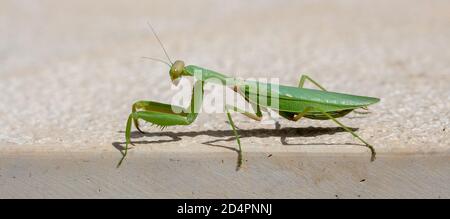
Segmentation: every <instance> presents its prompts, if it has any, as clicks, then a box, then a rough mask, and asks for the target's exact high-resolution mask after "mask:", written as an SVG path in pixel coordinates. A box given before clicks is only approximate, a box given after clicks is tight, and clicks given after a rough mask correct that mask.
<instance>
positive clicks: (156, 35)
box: [147, 22, 173, 65]
mask: <svg viewBox="0 0 450 219" xmlns="http://www.w3.org/2000/svg"><path fill="white" fill-rule="evenodd" d="M147 25H148V26H149V27H150V29H151V30H152V32H153V35H155V37H156V39H157V40H158V42H159V45H161V48H162V49H163V51H164V54H166V57H167V59H168V60H169V62H170V63H171V64H172V65H173V62H172V60H170V57H169V54H167V51H166V48H164V45H163V44H162V42H161V40H160V39H159V37H158V34H156V31H155V29H153V27H152V25H151V24H150V22H147Z"/></svg>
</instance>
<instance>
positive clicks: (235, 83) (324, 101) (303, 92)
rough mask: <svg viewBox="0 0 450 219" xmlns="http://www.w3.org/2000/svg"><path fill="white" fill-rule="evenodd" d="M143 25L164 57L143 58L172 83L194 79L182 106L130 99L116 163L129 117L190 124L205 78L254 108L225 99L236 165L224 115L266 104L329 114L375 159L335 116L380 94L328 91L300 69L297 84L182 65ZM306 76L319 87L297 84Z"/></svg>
mask: <svg viewBox="0 0 450 219" xmlns="http://www.w3.org/2000/svg"><path fill="white" fill-rule="evenodd" d="M149 27H150V29H151V30H152V32H153V34H154V36H155V38H156V39H157V40H158V42H159V44H160V46H161V48H162V50H163V51H164V54H165V56H166V57H167V59H168V61H169V63H168V62H166V61H163V60H161V59H155V58H148V57H144V58H148V59H152V60H154V61H159V62H163V63H165V64H167V65H168V66H169V67H170V70H169V75H170V79H171V81H172V82H173V83H174V84H176V83H177V82H178V81H179V79H180V78H182V77H194V78H195V79H196V82H195V84H194V87H193V91H192V97H191V101H190V105H189V106H188V107H187V108H183V107H181V106H175V105H170V104H165V103H159V102H154V101H145V100H142V101H138V102H135V103H134V104H133V106H132V108H131V109H132V110H131V113H130V115H129V116H128V120H127V123H126V128H125V140H126V143H125V144H126V146H125V149H124V152H122V155H123V156H122V158H121V159H120V161H119V163H118V164H117V166H118V167H119V166H120V165H121V164H122V162H123V160H124V159H125V157H126V156H127V152H128V146H129V144H131V139H130V135H131V126H132V123H133V124H134V126H135V127H136V129H137V130H138V131H139V132H141V133H144V132H143V131H142V130H141V128H140V127H139V120H144V121H146V122H149V123H152V124H154V125H157V126H159V127H161V128H165V127H167V126H177V125H190V124H192V123H193V122H194V121H195V119H196V118H197V116H198V112H199V110H200V108H201V106H202V100H203V88H204V85H205V83H208V82H211V81H213V83H218V84H221V85H223V86H226V87H227V88H230V89H232V90H233V91H234V92H236V93H238V94H239V95H241V96H242V97H243V98H244V99H245V101H247V102H248V103H250V105H251V106H252V108H253V111H254V112H249V111H246V110H243V109H239V108H238V107H236V106H231V105H225V112H226V115H227V119H228V121H229V124H230V126H231V128H232V130H233V134H234V136H235V139H236V142H237V145H238V147H239V150H238V165H237V169H239V167H240V166H241V165H242V147H241V141H240V138H239V134H238V132H237V130H236V127H235V124H234V122H233V119H232V117H231V115H230V111H235V112H238V113H242V114H243V115H245V116H247V117H248V118H250V119H253V120H256V121H261V119H262V112H261V111H262V110H267V109H271V110H273V111H276V112H278V114H279V115H280V116H281V117H283V118H285V119H288V120H291V121H298V120H300V119H301V118H308V119H313V120H331V121H333V122H334V123H336V124H337V125H339V126H340V127H341V128H343V129H344V130H345V131H347V132H348V133H350V134H351V135H353V136H354V137H355V138H357V139H358V140H360V141H361V142H362V143H363V144H364V145H365V146H366V147H368V148H369V149H370V152H371V161H374V160H375V155H376V152H375V149H374V147H373V146H372V145H370V144H369V143H367V142H366V141H365V140H364V139H362V138H361V137H360V136H359V135H357V134H356V133H355V132H353V131H352V130H351V129H350V128H348V127H347V126H345V125H343V124H342V123H341V122H339V121H338V120H337V119H336V118H339V117H343V116H345V115H347V114H349V113H350V112H352V111H353V110H355V109H360V108H361V109H366V110H367V107H368V106H369V105H372V104H375V103H377V102H379V101H380V99H378V98H374V97H367V96H357V95H351V94H344V93H336V92H330V91H327V90H326V89H325V88H324V87H323V86H321V85H320V84H319V83H317V82H316V81H314V80H313V79H311V78H310V77H308V76H307V75H302V76H301V77H300V81H299V84H298V87H293V86H285V85H279V84H271V83H261V82H258V81H246V80H240V79H236V78H233V77H229V76H226V75H224V74H221V73H218V72H216V71H213V70H209V69H206V68H202V67H199V66H195V65H187V66H186V65H185V63H184V62H183V61H181V60H176V61H175V62H172V61H171V59H170V57H169V55H168V53H167V51H166V49H165V48H164V46H163V44H162V42H161V40H160V39H159V37H158V35H157V34H156V32H155V30H154V29H153V27H152V26H151V25H150V24H149ZM306 81H309V82H311V83H312V84H314V85H315V86H317V87H318V88H319V89H308V88H304V87H303V86H304V83H305V82H306ZM273 102H277V104H273Z"/></svg>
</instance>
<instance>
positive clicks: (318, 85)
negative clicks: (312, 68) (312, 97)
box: [298, 75, 327, 91]
mask: <svg viewBox="0 0 450 219" xmlns="http://www.w3.org/2000/svg"><path fill="white" fill-rule="evenodd" d="M306 80H308V81H309V82H311V83H313V84H314V85H316V86H317V87H318V88H320V89H321V90H323V91H327V90H326V89H325V88H324V87H323V86H322V85H320V84H319V83H317V82H316V81H314V80H313V79H312V78H310V77H309V76H308V75H302V76H301V77H300V82H299V83H298V87H300V88H303V85H304V84H305V81H306Z"/></svg>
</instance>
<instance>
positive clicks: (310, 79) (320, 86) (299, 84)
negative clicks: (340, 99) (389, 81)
mask: <svg viewBox="0 0 450 219" xmlns="http://www.w3.org/2000/svg"><path fill="white" fill-rule="evenodd" d="M306 80H308V81H309V82H311V83H313V84H314V85H316V86H317V87H318V88H320V90H323V91H327V90H326V89H325V88H324V87H323V86H322V85H320V84H319V83H317V82H316V81H314V80H313V79H312V78H311V77H309V76H308V75H302V76H301V77H300V82H299V83H298V87H300V88H303V86H304V85H305V81H306ZM361 109H364V110H369V109H368V108H367V107H366V106H363V107H361ZM354 112H355V113H358V114H367V112H358V111H354Z"/></svg>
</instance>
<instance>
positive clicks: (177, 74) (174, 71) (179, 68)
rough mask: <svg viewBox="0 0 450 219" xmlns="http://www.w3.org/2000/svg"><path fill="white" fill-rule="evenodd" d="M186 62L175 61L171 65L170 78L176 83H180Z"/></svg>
mask: <svg viewBox="0 0 450 219" xmlns="http://www.w3.org/2000/svg"><path fill="white" fill-rule="evenodd" d="M184 71H185V70H184V62H183V61H181V60H177V61H175V62H174V63H173V64H172V66H171V67H170V71H169V74H170V79H171V80H172V83H173V84H174V85H178V82H179V81H180V78H181V77H182V75H184Z"/></svg>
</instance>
